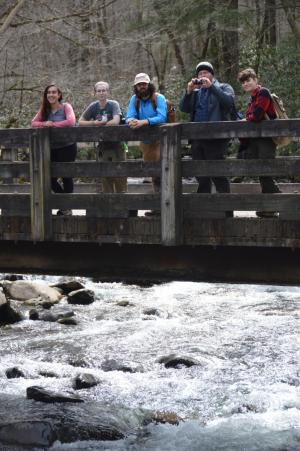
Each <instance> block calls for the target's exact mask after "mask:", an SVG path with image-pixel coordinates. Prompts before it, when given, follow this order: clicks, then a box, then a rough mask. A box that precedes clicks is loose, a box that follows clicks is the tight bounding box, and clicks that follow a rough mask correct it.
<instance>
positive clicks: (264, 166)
mask: <svg viewBox="0 0 300 451" xmlns="http://www.w3.org/2000/svg"><path fill="white" fill-rule="evenodd" d="M299 174H300V158H299V157H282V158H276V159H272V160H237V159H232V158H228V159H227V160H218V161H216V160H206V161H203V160H202V161H199V160H198V161H196V160H183V161H182V175H183V177H194V176H196V175H199V176H209V177H219V176H227V177H233V176H248V177H249V176H259V175H261V176H264V175H266V176H285V177H292V176H297V175H299Z"/></svg>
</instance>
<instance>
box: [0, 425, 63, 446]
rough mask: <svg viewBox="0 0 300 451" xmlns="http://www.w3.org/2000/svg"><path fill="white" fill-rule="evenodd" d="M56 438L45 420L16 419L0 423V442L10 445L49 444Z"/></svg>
mask: <svg viewBox="0 0 300 451" xmlns="http://www.w3.org/2000/svg"><path fill="white" fill-rule="evenodd" d="M56 439H57V436H56V433H55V432H54V430H53V428H52V426H51V424H50V423H48V422H46V421H16V422H14V423H8V424H0V443H1V442H2V443H3V444H7V445H8V444H11V445H23V446H26V447H29V446H30V447H32V446H51V445H52V443H53V442H54V441H55V440H56Z"/></svg>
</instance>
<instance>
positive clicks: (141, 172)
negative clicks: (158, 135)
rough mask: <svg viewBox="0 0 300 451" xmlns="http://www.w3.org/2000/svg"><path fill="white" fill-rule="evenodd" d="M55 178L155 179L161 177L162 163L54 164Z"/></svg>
mask: <svg viewBox="0 0 300 451" xmlns="http://www.w3.org/2000/svg"><path fill="white" fill-rule="evenodd" d="M51 174H52V175H53V176H54V177H103V176H105V177H124V176H126V177H153V176H159V175H160V163H159V162H157V163H155V162H144V161H142V160H138V161H131V160H130V161H126V162H125V161H124V162H102V161H81V162H76V163H52V164H51Z"/></svg>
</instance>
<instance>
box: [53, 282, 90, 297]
mask: <svg viewBox="0 0 300 451" xmlns="http://www.w3.org/2000/svg"><path fill="white" fill-rule="evenodd" d="M51 286H52V287H53V288H59V289H60V290H61V291H62V293H63V294H69V293H71V291H77V290H81V289H82V288H84V285H82V283H80V282H78V281H77V280H66V281H65V282H58V283H55V284H54V285H51Z"/></svg>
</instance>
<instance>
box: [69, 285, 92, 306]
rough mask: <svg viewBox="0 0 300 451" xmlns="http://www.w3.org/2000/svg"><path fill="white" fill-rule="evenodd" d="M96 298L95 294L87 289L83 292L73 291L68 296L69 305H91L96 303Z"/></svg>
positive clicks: (82, 290)
mask: <svg viewBox="0 0 300 451" xmlns="http://www.w3.org/2000/svg"><path fill="white" fill-rule="evenodd" d="M94 300H95V297H94V293H93V291H91V290H86V289H85V288H83V289H81V290H76V291H71V293H69V294H68V303H69V304H83V305H87V304H91V303H92V302H94Z"/></svg>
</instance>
